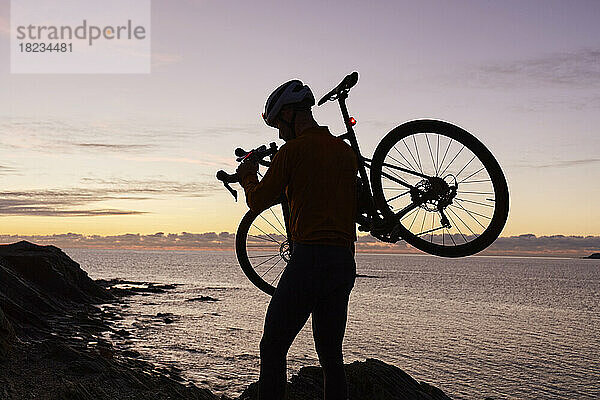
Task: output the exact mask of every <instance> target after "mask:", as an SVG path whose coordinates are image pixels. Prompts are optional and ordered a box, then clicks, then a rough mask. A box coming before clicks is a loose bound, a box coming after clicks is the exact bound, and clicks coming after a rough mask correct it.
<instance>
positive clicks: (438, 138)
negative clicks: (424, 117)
mask: <svg viewBox="0 0 600 400" xmlns="http://www.w3.org/2000/svg"><path fill="white" fill-rule="evenodd" d="M435 136H436V137H437V148H436V151H435V165H436V168H435V176H438V172H439V169H438V167H439V166H440V164H439V162H440V134H439V133H436V134H435ZM442 233H444V232H442ZM442 240H443V239H442Z"/></svg>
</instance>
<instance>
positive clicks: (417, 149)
mask: <svg viewBox="0 0 600 400" xmlns="http://www.w3.org/2000/svg"><path fill="white" fill-rule="evenodd" d="M416 136H417V135H412V138H413V142H414V144H415V150H416V151H417V160H419V170H420V171H421V173H423V166H422V165H421V156H419V147H417V138H416Z"/></svg>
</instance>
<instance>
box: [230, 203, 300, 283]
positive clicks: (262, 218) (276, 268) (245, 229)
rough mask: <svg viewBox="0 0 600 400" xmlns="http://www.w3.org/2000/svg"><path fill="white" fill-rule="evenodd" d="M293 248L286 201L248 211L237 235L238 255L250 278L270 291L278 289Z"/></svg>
mask: <svg viewBox="0 0 600 400" xmlns="http://www.w3.org/2000/svg"><path fill="white" fill-rule="evenodd" d="M290 250H291V249H290V244H289V242H288V237H287V230H286V227H285V219H284V217H283V205H282V203H277V204H275V205H273V206H271V207H269V208H267V209H266V210H264V211H261V212H260V213H256V212H254V211H252V210H249V211H248V212H247V213H246V214H245V215H244V218H242V221H241V222H240V225H239V226H238V230H237V234H236V237H235V251H236V255H237V259H238V262H239V263H240V266H241V267H242V271H244V274H246V276H247V277H248V279H250V282H252V283H253V284H254V285H255V286H256V287H258V288H259V289H260V290H262V291H263V292H265V293H267V294H268V295H273V293H274V292H275V287H276V286H277V283H278V282H279V279H280V278H281V274H283V271H284V270H285V267H286V266H287V263H288V261H289V260H290Z"/></svg>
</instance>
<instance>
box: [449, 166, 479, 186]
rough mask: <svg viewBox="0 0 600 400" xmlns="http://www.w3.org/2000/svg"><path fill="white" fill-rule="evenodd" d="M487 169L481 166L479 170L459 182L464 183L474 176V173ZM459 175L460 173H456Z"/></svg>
mask: <svg viewBox="0 0 600 400" xmlns="http://www.w3.org/2000/svg"><path fill="white" fill-rule="evenodd" d="M484 169H485V167H481V168H479V169H478V170H477V171H475V172H473V173H472V174H471V175H469V176H467V177H466V178H465V179H463V180H462V181H460V182H458V183H463V182H464V181H466V180H467V179H469V178H470V177H472V176H473V175H475V174H477V173H479V172H481V171H483V170H484ZM456 176H458V175H456Z"/></svg>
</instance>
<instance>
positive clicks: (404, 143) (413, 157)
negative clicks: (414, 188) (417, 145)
mask: <svg viewBox="0 0 600 400" xmlns="http://www.w3.org/2000/svg"><path fill="white" fill-rule="evenodd" d="M402 144H403V145H404V147H406V150H408V154H410V158H412V159H413V161H414V162H415V164H416V165H417V167H418V166H419V163H418V162H417V159H416V158H415V156H413V153H412V151H410V149H409V148H408V146H407V145H406V142H405V141H404V140H402ZM421 172H423V171H421Z"/></svg>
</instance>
